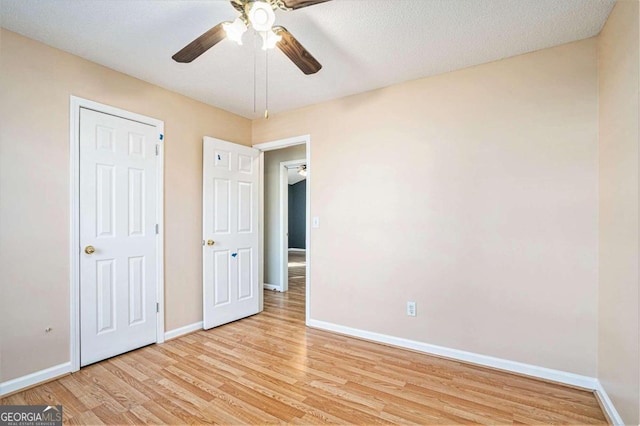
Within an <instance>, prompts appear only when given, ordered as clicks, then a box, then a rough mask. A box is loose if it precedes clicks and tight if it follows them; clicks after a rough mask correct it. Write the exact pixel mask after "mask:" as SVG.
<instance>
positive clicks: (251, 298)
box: [202, 137, 260, 329]
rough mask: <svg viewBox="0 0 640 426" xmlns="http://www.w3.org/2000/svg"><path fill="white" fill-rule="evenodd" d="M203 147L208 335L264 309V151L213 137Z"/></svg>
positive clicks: (205, 292) (204, 272)
mask: <svg viewBox="0 0 640 426" xmlns="http://www.w3.org/2000/svg"><path fill="white" fill-rule="evenodd" d="M203 147H204V152H203V154H204V155H203V162H204V164H203V179H204V182H203V188H204V193H203V210H204V211H203V250H202V253H203V268H204V271H203V293H204V294H203V300H204V306H203V317H204V318H203V322H204V328H205V329H208V328H211V327H216V326H218V325H222V324H225V323H228V322H231V321H235V320H238V319H240V318H244V317H247V316H249V315H254V314H257V313H258V312H259V309H260V307H259V306H260V291H259V287H258V262H259V261H260V259H259V258H258V257H259V256H258V196H259V188H258V184H259V164H258V158H259V151H258V150H257V149H254V148H249V147H247V146H243V145H237V144H234V143H230V142H225V141H221V140H219V139H214V138H209V137H205V138H204V141H203Z"/></svg>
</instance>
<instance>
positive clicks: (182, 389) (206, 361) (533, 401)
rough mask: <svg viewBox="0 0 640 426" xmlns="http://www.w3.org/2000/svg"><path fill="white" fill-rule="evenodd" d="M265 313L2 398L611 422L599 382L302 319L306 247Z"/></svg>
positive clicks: (126, 413) (269, 413)
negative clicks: (492, 365)
mask: <svg viewBox="0 0 640 426" xmlns="http://www.w3.org/2000/svg"><path fill="white" fill-rule="evenodd" d="M290 263H291V265H290V267H291V270H290V273H289V276H290V283H289V288H290V291H289V292H288V293H285V294H282V293H275V292H271V291H266V292H265V310H264V312H263V313H261V314H258V315H255V316H253V317H250V318H247V319H245V320H242V321H238V322H235V323H232V324H228V325H225V326H222V327H219V328H216V329H213V330H209V331H198V332H195V333H192V334H189V335H186V336H183V337H179V338H177V339H174V340H171V341H169V342H167V343H165V344H162V345H152V346H148V347H145V348H142V349H139V350H136V351H133V352H129V353H127V354H124V355H120V356H118V357H115V358H111V359H109V360H106V361H103V362H100V363H97V364H94V365H91V366H89V367H86V368H83V369H82V370H80V371H79V372H77V373H74V374H72V375H68V376H66V377H63V378H61V379H58V380H56V381H53V382H50V383H47V384H43V385H40V386H38V387H35V388H32V389H29V390H26V391H24V392H20V393H17V394H15V395H12V396H10V397H7V398H5V399H3V400H2V401H0V403H1V404H54V403H55V404H62V405H63V406H64V409H63V411H64V422H65V423H68V424H103V423H108V424H131V423H134V424H141V423H152V424H163V423H167V424H204V423H221V424H265V423H294V424H320V423H336V424H378V423H397V424H462V423H464V424H468V423H482V424H549V423H554V424H603V423H606V420H605V417H604V416H603V413H602V410H601V409H600V408H599V406H598V403H597V401H596V399H595V397H594V395H593V394H592V393H591V392H587V391H583V390H578V389H573V388H569V387H566V386H561V385H557V384H551V383H546V382H542V381H538V380H534V379H530V378H525V377H521V376H517V375H512V374H508V373H503V372H499V371H495V370H490V369H487V368H482V367H478V366H473V365H469V364H463V363H460V362H456V361H451V360H445V359H442V358H437V357H432V356H427V355H424V354H419V353H415V352H411V351H406V350H402V349H397V348H392V347H387V346H383V345H379V344H375V343H371V342H366V341H362V340H358V339H352V338H348V337H344V336H340V335H336V334H332V333H327V332H323V331H319V330H314V329H309V328H306V327H305V326H304V315H305V313H304V306H305V283H304V257H301V256H300V255H299V254H294V255H292V256H291V257H290Z"/></svg>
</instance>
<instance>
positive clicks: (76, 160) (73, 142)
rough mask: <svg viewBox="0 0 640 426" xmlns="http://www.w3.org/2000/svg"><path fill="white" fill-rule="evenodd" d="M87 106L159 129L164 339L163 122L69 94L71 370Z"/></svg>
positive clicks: (76, 347) (75, 351) (76, 337)
mask: <svg viewBox="0 0 640 426" xmlns="http://www.w3.org/2000/svg"><path fill="white" fill-rule="evenodd" d="M81 108H86V109H90V110H93V111H97V112H101V113H104V114H109V115H114V116H116V117H121V118H126V119H128V120H133V121H137V122H140V123H144V124H149V125H151V126H154V127H156V129H157V131H158V140H157V142H156V143H157V145H158V155H157V157H156V161H157V166H158V167H157V172H156V173H157V182H158V187H157V196H156V200H157V201H156V223H157V224H158V234H157V238H156V254H157V266H156V268H157V270H156V274H157V275H156V276H157V283H156V286H157V298H158V314H157V317H156V342H157V343H163V342H164V209H163V206H164V144H163V142H164V141H163V139H164V121H161V120H157V119H155V118H151V117H146V116H144V115H140V114H136V113H133V112H129V111H125V110H122V109H119V108H115V107H112V106H109V105H104V104H100V103H98V102H93V101H90V100H87V99H83V98H79V97H76V96H71V97H70V110H69V117H70V124H69V164H70V177H71V179H70V187H69V194H70V196H69V200H70V209H69V211H70V212H71V215H70V223H69V225H70V226H69V232H70V238H69V241H70V245H69V254H70V259H71V262H70V281H71V282H70V289H71V291H70V301H69V305H70V308H71V315H70V321H69V324H70V348H69V351H70V358H71V371H72V372H74V371H78V370H80V109H81Z"/></svg>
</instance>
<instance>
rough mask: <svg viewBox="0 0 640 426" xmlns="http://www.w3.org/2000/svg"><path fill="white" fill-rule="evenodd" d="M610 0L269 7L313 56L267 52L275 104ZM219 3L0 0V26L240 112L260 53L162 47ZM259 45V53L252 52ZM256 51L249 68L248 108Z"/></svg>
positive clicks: (455, 55) (348, 90) (539, 38)
mask: <svg viewBox="0 0 640 426" xmlns="http://www.w3.org/2000/svg"><path fill="white" fill-rule="evenodd" d="M613 4H614V0H333V1H330V2H328V3H322V4H318V5H315V6H312V7H308V8H304V9H300V10H297V11H293V12H283V11H277V12H276V24H277V25H283V26H285V27H286V28H287V29H288V30H289V31H290V32H291V33H292V34H293V35H294V36H295V37H296V38H297V39H298V40H299V41H300V42H301V43H302V44H303V45H304V46H305V47H306V48H307V49H308V50H309V51H310V52H311V53H312V54H313V55H314V56H315V57H316V58H317V59H318V60H319V61H320V62H321V63H322V64H323V69H322V70H320V72H318V73H317V74H315V75H311V76H305V75H304V74H302V73H301V72H300V71H299V70H298V69H297V68H296V67H295V66H294V65H293V64H292V63H291V62H290V61H289V60H288V59H287V58H286V57H285V56H284V54H282V52H280V51H279V50H277V49H275V50H272V51H269V52H268V71H269V86H268V88H269V96H268V101H269V110H270V112H272V113H273V112H279V111H284V110H289V109H293V108H298V107H302V106H306V105H311V104H315V103H318V102H321V101H325V100H329V99H335V98H339V97H342V96H346V95H351V94H355V93H360V92H364V91H367V90H372V89H376V88H380V87H385V86H389V85H392V84H395V83H399V82H403V81H408V80H412V79H416V78H420V77H426V76H430V75H434V74H440V73H443V72H447V71H452V70H456V69H460V68H464V67H468V66H472V65H477V64H481V63H485V62H490V61H495V60H498V59H502V58H506V57H510V56H514V55H518V54H522V53H526V52H531V51H534V50H538V49H543V48H546V47H550V46H555V45H558V44H562V43H567V42H571V41H575V40H580V39H583V38H587V37H591V36H594V35H596V34H598V33H599V32H600V29H601V28H602V26H603V24H604V22H605V21H606V18H607V16H608V15H609V12H610V11H611V8H612V7H613ZM236 16H237V13H236V12H235V10H234V9H233V8H232V7H231V5H230V4H229V2H228V1H217V0H216V1H193V0H192V1H185V0H135V1H124V0H0V24H1V26H2V27H4V28H6V29H9V30H11V31H15V32H17V33H20V34H23V35H25V36H27V37H30V38H33V39H36V40H39V41H41V42H43V43H46V44H48V45H51V46H54V47H57V48H60V49H62V50H65V51H68V52H71V53H73V54H75V55H78V56H81V57H83V58H86V59H89V60H91V61H94V62H97V63H99V64H103V65H105V66H107V67H109V68H113V69H115V70H118V71H121V72H123V73H126V74H129V75H132V76H134V77H137V78H140V79H142V80H146V81H149V82H151V83H154V84H156V85H158V86H162V87H165V88H167V89H170V90H173V91H176V92H179V93H182V94H184V95H187V96H189V97H192V98H195V99H198V100H200V101H202V102H205V103H208V104H210V105H214V106H217V107H220V108H223V109H226V110H228V111H232V112H235V113H237V114H240V115H243V116H245V117H249V118H254V117H259V116H261V115H262V113H263V111H264V107H265V75H266V72H265V71H266V70H265V60H266V55H265V52H264V51H262V50H260V49H254V43H253V35H252V34H251V33H250V32H247V33H246V34H245V38H244V41H245V43H244V45H243V46H238V45H236V44H235V43H233V42H231V41H228V40H223V41H222V42H221V43H220V44H218V45H216V46H214V47H213V48H212V49H211V50H209V51H208V52H206V53H205V54H204V55H202V56H201V57H200V58H199V59H196V60H195V61H194V62H192V63H191V64H178V63H176V62H174V61H173V60H172V59H171V56H172V55H173V54H174V53H176V52H177V51H178V50H180V49H181V48H182V47H183V46H185V45H186V44H187V43H189V42H190V41H191V40H193V39H194V38H196V37H197V36H199V35H200V34H202V33H203V32H205V31H206V30H208V29H209V28H211V27H212V26H214V25H215V24H217V23H218V22H220V21H223V20H233V19H234V18H235V17H236ZM254 52H257V55H255V54H254ZM254 60H255V66H256V69H257V72H256V74H255V76H256V78H255V82H256V93H257V94H256V102H257V108H256V112H254Z"/></svg>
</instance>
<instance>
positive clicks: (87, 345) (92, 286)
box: [79, 108, 158, 366]
mask: <svg viewBox="0 0 640 426" xmlns="http://www.w3.org/2000/svg"><path fill="white" fill-rule="evenodd" d="M156 137H157V129H156V128H155V127H154V126H150V125H147V124H142V123H139V122H136V121H132V120H127V119H124V118H120V117H115V116H113V115H109V114H103V113H100V112H96V111H92V110H88V109H84V108H82V109H81V110H80V247H79V249H80V364H81V365H83V366H84V365H87V364H91V363H94V362H96V361H100V360H102V359H105V358H109V357H111V356H114V355H118V354H121V353H123V352H127V351H130V350H132V349H136V348H139V347H141V346H145V345H148V344H150V343H153V342H155V341H156V315H157V314H156V311H157V305H156V303H157V288H156V262H157V255H156V238H157V236H156V217H157V216H156V196H157V195H156V190H157V185H158V183H157V178H156V167H157V162H156V150H155V145H156Z"/></svg>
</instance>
